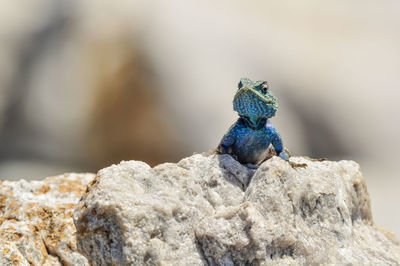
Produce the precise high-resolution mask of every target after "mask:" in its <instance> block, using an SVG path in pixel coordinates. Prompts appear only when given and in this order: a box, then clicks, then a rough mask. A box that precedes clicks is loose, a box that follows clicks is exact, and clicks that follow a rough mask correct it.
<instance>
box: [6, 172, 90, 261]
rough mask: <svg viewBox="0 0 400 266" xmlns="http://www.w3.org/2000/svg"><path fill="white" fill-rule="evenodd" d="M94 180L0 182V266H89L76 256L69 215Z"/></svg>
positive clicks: (76, 176) (82, 177) (64, 177)
mask: <svg viewBox="0 0 400 266" xmlns="http://www.w3.org/2000/svg"><path fill="white" fill-rule="evenodd" d="M93 178H94V175H93V174H65V175H60V176H54V177H48V178H46V179H44V180H42V181H31V182H27V181H25V180H20V181H3V182H1V181H0V265H89V264H88V261H87V259H86V258H85V257H84V256H82V255H81V254H80V253H79V252H77V248H76V238H75V233H76V229H75V226H74V224H73V221H72V214H73V210H74V206H75V204H76V203H77V202H78V200H79V198H80V197H81V196H82V194H83V193H84V191H85V189H86V186H87V184H88V183H89V182H90V181H91V180H92V179H93Z"/></svg>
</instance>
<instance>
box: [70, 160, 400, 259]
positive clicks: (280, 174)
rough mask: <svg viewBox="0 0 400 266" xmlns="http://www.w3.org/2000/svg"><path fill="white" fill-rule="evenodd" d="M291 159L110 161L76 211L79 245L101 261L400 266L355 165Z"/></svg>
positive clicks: (394, 242)
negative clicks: (250, 162) (250, 163)
mask: <svg viewBox="0 0 400 266" xmlns="http://www.w3.org/2000/svg"><path fill="white" fill-rule="evenodd" d="M291 161H292V162H294V163H295V164H292V165H291V164H289V163H288V162H286V161H283V160H282V159H280V158H278V157H273V158H272V159H270V160H268V161H266V162H265V163H263V164H262V165H261V166H260V168H259V169H258V170H256V171H255V170H250V169H249V168H247V167H245V166H243V165H241V164H239V163H238V162H236V161H235V160H234V159H233V158H232V157H230V156H229V155H210V156H205V155H201V154H197V155H193V156H191V157H188V158H185V159H183V160H181V161H180V162H179V163H177V164H172V163H166V164H161V165H158V166H156V167H154V168H150V167H149V166H148V165H147V164H145V163H143V162H138V161H128V162H121V163H120V164H119V165H112V166H110V167H108V168H105V169H103V170H101V171H99V173H98V175H97V176H96V178H95V179H94V180H93V182H91V184H90V185H89V186H88V189H87V192H86V193H85V194H84V196H83V197H82V199H81V200H80V202H79V203H78V204H77V205H76V207H75V213H74V222H75V225H76V228H77V242H78V249H79V251H80V252H81V253H82V254H84V255H85V256H86V257H87V258H88V259H89V261H90V262H91V263H92V264H93V265H207V264H208V265H271V264H274V265H275V264H278V265H318V264H336V265H348V264H353V265H365V264H368V265H399V264H400V246H399V244H398V242H397V240H396V239H395V237H394V236H393V235H391V234H390V233H389V232H387V231H385V230H382V229H380V228H379V227H378V226H376V225H375V224H374V222H373V220H372V215H371V208H370V199H369V196H368V192H367V188H366V184H365V182H364V180H363V177H362V175H361V172H360V170H359V166H358V164H357V163H355V162H352V161H340V162H331V161H315V160H311V159H308V158H303V157H293V158H291Z"/></svg>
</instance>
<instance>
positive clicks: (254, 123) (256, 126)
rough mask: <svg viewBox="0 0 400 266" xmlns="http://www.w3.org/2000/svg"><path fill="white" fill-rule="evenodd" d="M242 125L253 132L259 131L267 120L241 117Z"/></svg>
mask: <svg viewBox="0 0 400 266" xmlns="http://www.w3.org/2000/svg"><path fill="white" fill-rule="evenodd" d="M240 118H241V119H242V120H243V123H244V124H245V125H246V126H247V127H249V128H251V129H253V130H261V129H262V128H264V127H265V125H266V124H267V121H268V119H267V118H265V117H248V116H241V117H240Z"/></svg>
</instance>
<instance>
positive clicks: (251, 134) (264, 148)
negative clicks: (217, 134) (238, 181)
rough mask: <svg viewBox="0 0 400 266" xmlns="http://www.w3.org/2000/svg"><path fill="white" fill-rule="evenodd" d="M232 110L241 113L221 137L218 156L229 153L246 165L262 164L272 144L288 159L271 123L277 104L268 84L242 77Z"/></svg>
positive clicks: (282, 156) (280, 139)
mask: <svg viewBox="0 0 400 266" xmlns="http://www.w3.org/2000/svg"><path fill="white" fill-rule="evenodd" d="M233 109H234V110H235V111H236V112H237V113H238V114H239V119H238V120H237V121H236V123H235V124H233V125H232V126H231V128H230V129H229V131H228V132H227V133H226V134H225V136H224V137H223V138H222V140H221V143H220V144H219V146H218V148H217V152H218V153H220V154H225V153H227V154H230V155H232V156H233V157H234V158H235V159H236V160H238V161H239V162H240V163H243V164H251V165H259V164H260V163H262V162H263V161H264V160H265V159H266V158H267V155H268V152H269V151H268V146H269V145H270V144H272V145H273V146H274V148H275V152H276V154H277V155H278V156H279V157H281V158H282V159H284V160H286V161H288V160H289V155H288V154H287V153H286V152H285V151H284V149H283V144H282V138H281V136H280V135H279V133H278V131H277V130H276V129H275V127H274V126H273V125H272V123H271V122H270V121H269V118H271V117H273V116H274V115H275V113H276V111H277V110H278V105H277V103H276V98H275V97H274V95H273V94H272V93H271V92H270V91H269V88H268V83H267V82H266V81H256V82H253V81H251V80H249V79H247V78H242V79H241V80H240V82H239V84H238V90H237V92H236V95H235V97H234V100H233Z"/></svg>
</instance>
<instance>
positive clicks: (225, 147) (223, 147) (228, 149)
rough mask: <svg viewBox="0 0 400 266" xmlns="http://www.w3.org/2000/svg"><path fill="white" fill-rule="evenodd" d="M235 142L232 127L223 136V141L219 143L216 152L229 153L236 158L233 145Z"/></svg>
mask: <svg viewBox="0 0 400 266" xmlns="http://www.w3.org/2000/svg"><path fill="white" fill-rule="evenodd" d="M234 143H235V133H234V132H233V129H232V128H231V129H230V130H229V131H228V132H227V133H226V134H225V135H224V137H223V138H222V140H221V143H220V144H219V145H218V147H217V150H216V153H218V154H229V155H231V156H232V157H234V158H235V159H236V160H237V158H236V156H235V155H234V154H232V153H233V149H232V146H233V144H234Z"/></svg>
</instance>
